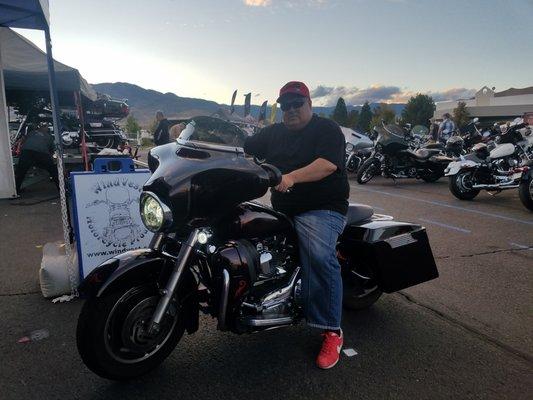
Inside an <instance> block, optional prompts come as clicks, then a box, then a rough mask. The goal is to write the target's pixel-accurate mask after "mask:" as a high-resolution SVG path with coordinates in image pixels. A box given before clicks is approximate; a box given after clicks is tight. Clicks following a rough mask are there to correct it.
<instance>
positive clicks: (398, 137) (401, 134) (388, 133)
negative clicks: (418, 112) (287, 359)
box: [377, 124, 408, 147]
mask: <svg viewBox="0 0 533 400" xmlns="http://www.w3.org/2000/svg"><path fill="white" fill-rule="evenodd" d="M377 130H378V132H379V136H378V140H377V141H378V143H379V144H381V145H383V146H389V145H391V144H395V145H400V146H401V147H407V146H408V143H407V141H406V140H405V131H404V130H403V128H402V127H401V126H398V125H393V124H391V125H386V126H382V127H379V128H377Z"/></svg>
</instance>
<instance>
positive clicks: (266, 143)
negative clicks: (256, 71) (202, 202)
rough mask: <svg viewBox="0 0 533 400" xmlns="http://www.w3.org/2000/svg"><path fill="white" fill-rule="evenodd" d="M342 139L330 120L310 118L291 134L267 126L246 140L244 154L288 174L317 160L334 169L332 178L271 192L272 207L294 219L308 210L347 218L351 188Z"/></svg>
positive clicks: (277, 125) (335, 125) (276, 125)
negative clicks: (329, 163)
mask: <svg viewBox="0 0 533 400" xmlns="http://www.w3.org/2000/svg"><path fill="white" fill-rule="evenodd" d="M345 146H346V144H345V139H344V134H343V133H342V131H341V129H340V128H339V126H338V125H337V124H336V123H335V122H334V121H332V120H329V119H326V118H321V117H318V116H317V115H313V118H312V119H311V121H310V122H309V124H307V126H306V127H305V128H303V129H302V130H300V131H290V130H289V129H287V128H286V127H285V125H283V124H282V123H279V124H274V125H270V126H268V127H266V128H264V129H262V130H261V131H260V132H259V133H257V134H256V135H254V136H251V137H249V138H247V139H246V142H245V143H244V151H245V152H246V153H248V154H252V155H254V156H256V157H258V158H261V159H265V160H266V162H267V163H269V164H272V165H274V166H276V167H278V168H279V169H280V171H281V172H282V173H283V174H288V173H289V172H292V171H294V170H296V169H300V168H303V167H305V166H307V165H309V164H311V163H312V162H313V161H315V160H316V159H317V158H323V159H326V160H328V161H330V162H331V163H333V164H335V165H336V166H337V170H336V171H335V172H333V173H332V174H331V175H328V176H326V177H325V178H323V179H321V180H319V181H316V182H306V183H297V184H295V185H294V187H293V188H292V189H291V191H290V192H288V193H281V192H278V191H276V190H274V189H273V190H272V198H271V201H272V206H273V207H274V208H275V209H276V210H279V211H281V212H283V213H285V214H287V215H290V216H293V215H297V214H300V213H303V212H306V211H311V210H332V211H337V212H339V213H341V214H343V215H346V212H347V211H348V196H349V194H350V186H349V185H348V178H347V176H346V169H345V166H344V154H345Z"/></svg>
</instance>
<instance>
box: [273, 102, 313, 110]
mask: <svg viewBox="0 0 533 400" xmlns="http://www.w3.org/2000/svg"><path fill="white" fill-rule="evenodd" d="M306 102H307V99H296V100H293V101H288V102H285V103H281V104H280V108H281V111H289V110H290V109H291V108H293V109H295V110H296V109H298V108H300V107H302V106H303V105H304V104H305V103H306Z"/></svg>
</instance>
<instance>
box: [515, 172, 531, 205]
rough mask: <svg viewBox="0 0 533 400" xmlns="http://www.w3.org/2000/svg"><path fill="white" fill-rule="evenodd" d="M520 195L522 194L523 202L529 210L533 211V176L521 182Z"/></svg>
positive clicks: (521, 199)
mask: <svg viewBox="0 0 533 400" xmlns="http://www.w3.org/2000/svg"><path fill="white" fill-rule="evenodd" d="M518 195H519V196H520V201H521V202H522V204H523V205H524V206H525V207H526V208H527V209H528V210H529V211H533V178H528V179H526V180H525V181H522V182H520V186H519V188H518Z"/></svg>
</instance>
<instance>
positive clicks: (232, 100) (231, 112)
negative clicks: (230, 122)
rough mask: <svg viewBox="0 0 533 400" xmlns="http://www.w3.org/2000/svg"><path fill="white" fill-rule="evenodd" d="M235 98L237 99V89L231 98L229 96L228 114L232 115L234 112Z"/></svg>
mask: <svg viewBox="0 0 533 400" xmlns="http://www.w3.org/2000/svg"><path fill="white" fill-rule="evenodd" d="M236 98H237V89H235V91H234V92H233V96H231V108H230V111H229V113H230V114H233V112H234V111H235V99H236Z"/></svg>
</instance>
